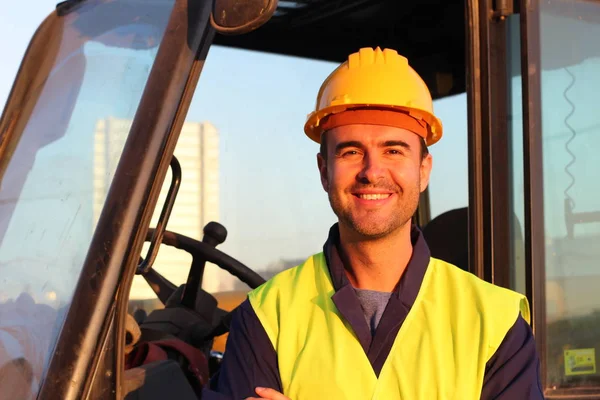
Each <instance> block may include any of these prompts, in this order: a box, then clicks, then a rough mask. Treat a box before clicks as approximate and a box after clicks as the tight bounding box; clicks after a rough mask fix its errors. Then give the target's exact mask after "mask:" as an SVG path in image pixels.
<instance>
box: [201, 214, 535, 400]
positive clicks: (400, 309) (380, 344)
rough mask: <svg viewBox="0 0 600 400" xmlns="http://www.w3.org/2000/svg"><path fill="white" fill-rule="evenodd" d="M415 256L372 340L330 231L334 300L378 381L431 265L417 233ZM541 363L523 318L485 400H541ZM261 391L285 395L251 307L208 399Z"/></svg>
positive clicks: (237, 318)
mask: <svg viewBox="0 0 600 400" xmlns="http://www.w3.org/2000/svg"><path fill="white" fill-rule="evenodd" d="M412 242H413V254H412V257H411V260H410V262H409V264H408V266H407V268H406V271H405V273H404V275H403V277H402V279H401V280H400V283H399V285H398V287H397V289H396V290H395V292H394V293H393V294H392V296H391V297H390V300H389V303H388V305H387V307H386V309H385V311H384V313H383V315H382V317H381V320H380V322H379V325H378V326H377V329H376V331H375V334H374V335H372V334H371V331H370V329H369V326H368V324H367V322H366V321H365V318H364V314H363V310H362V308H361V305H360V302H359V300H358V297H357V296H356V293H355V291H354V290H353V287H352V286H351V284H350V283H349V281H348V278H347V277H346V274H345V270H344V265H343V262H342V260H341V258H340V256H339V252H338V246H337V244H338V243H339V231H338V230H337V225H335V226H334V227H332V229H331V231H330V234H329V238H328V240H327V242H326V243H325V245H324V247H323V251H324V254H325V258H326V260H327V265H328V267H329V272H330V274H331V278H332V282H333V285H334V288H335V294H334V295H333V296H332V300H333V302H334V303H335V305H336V307H337V308H338V310H339V311H340V313H341V314H342V315H343V316H344V318H345V319H346V320H347V321H348V322H349V324H350V325H351V326H352V328H353V330H354V332H355V333H356V335H357V337H358V339H359V341H360V343H361V345H362V347H363V350H364V351H365V353H366V354H367V356H368V358H369V361H370V362H371V366H372V367H373V370H374V371H375V373H376V374H377V376H378V375H379V372H380V371H381V369H382V367H383V364H384V363H385V360H386V358H387V356H388V354H389V352H390V350H391V348H392V344H393V343H394V340H395V338H396V335H397V333H398V331H399V330H400V327H401V326H402V323H403V322H404V319H405V318H406V316H407V315H408V312H409V311H410V309H411V307H412V305H413V304H414V302H415V299H416V297H417V294H418V292H419V289H420V287H421V282H422V281H423V277H424V275H425V271H426V270H427V265H428V264H429V258H430V253H429V248H428V247H427V244H426V243H425V240H424V238H423V237H422V234H421V232H420V231H419V230H418V229H416V228H415V229H413V232H412ZM539 363H540V361H539V357H538V354H537V350H536V346H535V341H534V338H533V334H532V331H531V328H530V327H529V324H527V322H526V321H525V320H524V319H523V318H522V317H521V316H519V317H518V318H517V319H516V321H515V323H514V325H513V326H512V328H511V329H510V330H509V332H508V333H507V334H506V336H505V338H504V340H503V342H502V344H501V345H500V347H499V348H498V350H497V351H496V353H495V354H494V355H493V356H492V357H491V359H490V360H489V361H488V363H487V366H486V371H485V376H484V381H483V391H482V394H481V399H486V400H487V399H495V400H509V399H510V400H519V399H523V400H538V399H543V398H544V396H543V391H542V388H541V384H540V379H539ZM257 386H262V387H269V388H273V389H275V390H278V391H280V392H282V384H281V379H280V377H279V369H278V363H277V354H276V352H275V349H274V348H273V345H272V344H271V342H270V340H269V337H268V336H267V333H266V332H265V330H264V328H263V326H262V324H261V323H260V321H259V319H258V317H257V315H256V313H255V312H254V310H253V308H252V306H251V305H250V302H249V301H248V300H246V301H244V302H243V303H242V304H241V305H240V307H238V309H237V310H236V311H235V314H234V317H233V319H232V323H231V329H230V333H229V337H228V340H227V346H226V351H225V356H224V358H223V363H222V365H221V370H220V372H219V374H218V375H216V376H215V377H214V378H213V381H212V384H211V389H212V390H208V389H207V390H205V392H204V396H203V398H204V399H207V400H211V399H235V400H238V399H244V398H246V397H253V396H256V394H255V391H254V389H255V388H256V387H257ZM292 400H294V399H292Z"/></svg>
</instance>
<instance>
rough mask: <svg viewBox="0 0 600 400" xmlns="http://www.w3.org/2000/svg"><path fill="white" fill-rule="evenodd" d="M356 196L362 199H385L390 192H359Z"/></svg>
mask: <svg viewBox="0 0 600 400" xmlns="http://www.w3.org/2000/svg"><path fill="white" fill-rule="evenodd" d="M358 196H359V197H360V198H361V199H364V200H381V199H387V198H388V197H390V194H389V193H377V194H359V195H358Z"/></svg>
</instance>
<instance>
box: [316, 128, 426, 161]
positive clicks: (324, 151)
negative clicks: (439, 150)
mask: <svg viewBox="0 0 600 400" xmlns="http://www.w3.org/2000/svg"><path fill="white" fill-rule="evenodd" d="M419 141H420V142H421V161H423V160H424V159H425V157H427V154H429V149H428V148H427V144H426V143H425V139H423V138H422V137H421V136H419ZM319 152H320V153H321V156H322V157H323V159H324V160H325V161H327V139H326V138H325V135H324V134H323V135H321V146H320V148H319Z"/></svg>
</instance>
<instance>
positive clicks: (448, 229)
mask: <svg viewBox="0 0 600 400" xmlns="http://www.w3.org/2000/svg"><path fill="white" fill-rule="evenodd" d="M423 236H424V237H425V240H426V242H427V245H428V246H429V250H430V251H431V256H432V257H435V258H438V259H440V260H443V261H446V262H448V263H451V264H454V265H456V266H457V267H459V268H461V269H463V270H465V271H468V270H469V210H468V208H467V207H464V208H457V209H454V210H450V211H446V212H445V213H443V214H440V215H438V216H437V217H435V218H434V219H432V220H431V221H429V223H428V224H427V225H425V227H424V228H423Z"/></svg>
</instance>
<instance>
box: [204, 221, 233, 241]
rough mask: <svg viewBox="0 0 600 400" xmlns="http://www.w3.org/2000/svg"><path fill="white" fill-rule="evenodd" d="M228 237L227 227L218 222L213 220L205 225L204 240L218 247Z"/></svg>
mask: <svg viewBox="0 0 600 400" xmlns="http://www.w3.org/2000/svg"><path fill="white" fill-rule="evenodd" d="M225 239H227V229H225V227H224V226H223V225H221V224H219V223H218V222H214V221H211V222H209V223H208V224H206V226H205V227H204V237H203V238H202V241H203V242H204V243H207V244H210V245H211V246H213V247H217V246H218V245H220V244H221V243H223V242H224V241H225Z"/></svg>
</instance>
